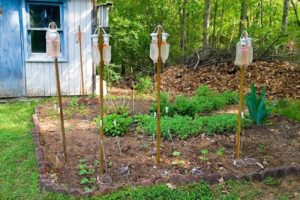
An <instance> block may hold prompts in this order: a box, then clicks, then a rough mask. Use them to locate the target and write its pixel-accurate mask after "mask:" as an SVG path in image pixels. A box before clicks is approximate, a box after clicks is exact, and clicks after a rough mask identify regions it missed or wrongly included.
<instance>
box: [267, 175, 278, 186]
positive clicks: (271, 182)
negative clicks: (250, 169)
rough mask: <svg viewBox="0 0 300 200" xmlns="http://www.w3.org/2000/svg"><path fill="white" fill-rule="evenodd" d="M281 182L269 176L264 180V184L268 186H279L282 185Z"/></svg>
mask: <svg viewBox="0 0 300 200" xmlns="http://www.w3.org/2000/svg"><path fill="white" fill-rule="evenodd" d="M280 183H281V182H280V180H279V179H277V178H273V177H271V176H268V177H267V178H265V179H264V184H266V185H268V186H277V185H280Z"/></svg>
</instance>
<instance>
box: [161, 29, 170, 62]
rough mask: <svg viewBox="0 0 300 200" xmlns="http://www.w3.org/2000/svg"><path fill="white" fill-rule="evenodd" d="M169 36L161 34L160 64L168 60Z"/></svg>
mask: <svg viewBox="0 0 300 200" xmlns="http://www.w3.org/2000/svg"><path fill="white" fill-rule="evenodd" d="M168 36H169V34H168V33H162V42H161V59H162V62H163V63H165V62H166V61H167V59H168V58H169V52H170V44H168V42H167V38H168Z"/></svg>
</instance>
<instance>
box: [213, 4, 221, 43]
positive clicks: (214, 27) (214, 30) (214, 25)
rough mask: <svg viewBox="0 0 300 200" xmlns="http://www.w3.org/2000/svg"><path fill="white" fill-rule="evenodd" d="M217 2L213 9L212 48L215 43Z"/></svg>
mask: <svg viewBox="0 0 300 200" xmlns="http://www.w3.org/2000/svg"><path fill="white" fill-rule="evenodd" d="M218 2H219V1H218V0H215V9H214V24H213V35H212V40H211V41H212V42H211V44H212V46H213V47H214V46H215V42H216V20H217V12H218Z"/></svg>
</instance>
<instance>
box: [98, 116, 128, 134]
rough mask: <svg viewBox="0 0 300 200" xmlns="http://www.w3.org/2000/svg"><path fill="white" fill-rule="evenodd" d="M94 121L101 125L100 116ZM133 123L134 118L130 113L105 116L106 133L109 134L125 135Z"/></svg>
mask: <svg viewBox="0 0 300 200" xmlns="http://www.w3.org/2000/svg"><path fill="white" fill-rule="evenodd" d="M94 122H95V124H96V125H97V126H100V119H99V117H97V118H95V119H94ZM132 123H133V119H132V117H130V116H129V115H128V113H124V114H117V113H113V114H110V115H106V116H104V133H105V135H108V136H123V135H125V134H126V133H127V132H128V130H129V128H130V125H131V124H132Z"/></svg>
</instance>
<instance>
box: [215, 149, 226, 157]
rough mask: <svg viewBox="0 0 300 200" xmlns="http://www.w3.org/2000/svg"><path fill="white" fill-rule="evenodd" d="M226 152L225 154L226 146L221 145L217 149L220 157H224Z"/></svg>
mask: <svg viewBox="0 0 300 200" xmlns="http://www.w3.org/2000/svg"><path fill="white" fill-rule="evenodd" d="M224 154H225V148H224V147H219V148H218V149H217V151H216V155H217V156H218V157H223V156H224Z"/></svg>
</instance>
